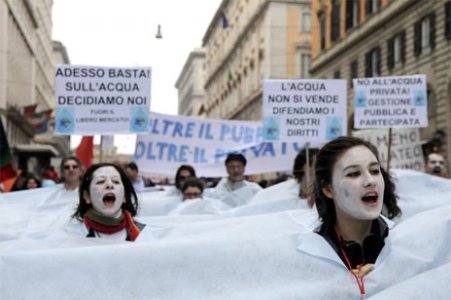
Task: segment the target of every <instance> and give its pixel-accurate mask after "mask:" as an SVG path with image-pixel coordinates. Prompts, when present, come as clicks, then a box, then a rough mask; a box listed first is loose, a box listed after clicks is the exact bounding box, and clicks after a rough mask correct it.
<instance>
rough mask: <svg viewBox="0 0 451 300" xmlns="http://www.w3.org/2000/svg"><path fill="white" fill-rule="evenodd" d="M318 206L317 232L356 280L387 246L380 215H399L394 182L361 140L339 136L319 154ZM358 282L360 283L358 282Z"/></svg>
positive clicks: (369, 267) (371, 148)
mask: <svg viewBox="0 0 451 300" xmlns="http://www.w3.org/2000/svg"><path fill="white" fill-rule="evenodd" d="M315 175H316V178H315V197H316V207H317V210H318V214H319V217H320V219H321V222H322V224H321V226H320V227H318V228H317V229H316V230H315V232H316V233H318V234H319V235H321V236H322V237H323V238H324V239H325V240H326V241H327V243H328V244H329V245H330V246H331V247H332V249H333V250H334V251H335V253H336V254H337V255H338V256H339V257H340V259H341V260H342V261H343V263H344V264H345V265H346V267H347V268H348V269H349V270H350V271H351V272H352V274H353V276H354V277H355V278H356V280H358V282H360V281H361V280H362V278H363V277H364V276H365V274H366V273H367V272H369V271H370V270H371V269H372V268H373V266H374V263H375V261H376V259H377V257H378V255H379V253H380V252H381V250H382V248H383V247H384V245H385V242H384V240H385V238H386V237H387V236H388V226H387V223H386V222H385V220H384V219H383V218H382V217H381V216H380V214H381V211H382V206H383V205H384V204H385V206H386V208H387V211H388V217H389V218H394V217H396V216H397V215H399V214H400V212H401V211H400V209H399V207H398V206H397V203H396V199H397V196H396V194H395V192H394V191H395V186H394V183H393V181H392V179H391V177H390V175H389V174H388V173H387V172H386V171H385V170H384V169H383V168H382V166H381V165H380V161H379V157H378V152H377V149H376V148H375V147H374V146H373V145H372V144H370V143H369V142H366V141H364V140H361V139H358V138H353V137H339V138H337V139H334V140H332V141H330V142H329V143H327V144H326V145H325V146H324V147H323V148H322V149H321V150H320V151H319V153H318V155H317V158H316V164H315ZM359 286H360V283H359Z"/></svg>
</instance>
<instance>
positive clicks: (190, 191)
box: [182, 177, 204, 201]
mask: <svg viewBox="0 0 451 300" xmlns="http://www.w3.org/2000/svg"><path fill="white" fill-rule="evenodd" d="M203 191H204V184H203V183H202V181H201V180H200V179H199V178H196V177H188V178H187V179H186V180H185V181H184V182H183V186H182V194H183V201H185V200H191V199H199V198H201V199H202V193H203Z"/></svg>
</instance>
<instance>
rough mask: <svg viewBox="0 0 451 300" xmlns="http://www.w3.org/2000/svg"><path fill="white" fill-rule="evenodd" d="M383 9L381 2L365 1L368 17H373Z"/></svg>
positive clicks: (375, 0) (377, 0) (376, 0)
mask: <svg viewBox="0 0 451 300" xmlns="http://www.w3.org/2000/svg"><path fill="white" fill-rule="evenodd" d="M380 7H381V0H365V12H366V15H367V16H368V15H371V14H372V13H375V12H377V11H378V10H379V8H380Z"/></svg>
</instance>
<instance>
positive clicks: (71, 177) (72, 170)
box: [60, 156, 83, 191]
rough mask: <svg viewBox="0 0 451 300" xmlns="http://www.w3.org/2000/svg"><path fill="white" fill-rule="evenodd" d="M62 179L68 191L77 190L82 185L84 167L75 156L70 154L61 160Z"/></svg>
mask: <svg viewBox="0 0 451 300" xmlns="http://www.w3.org/2000/svg"><path fill="white" fill-rule="evenodd" d="M60 172H61V173H60V174H61V180H62V183H63V185H64V189H65V190H66V191H75V190H77V189H78V187H79V185H80V179H81V176H82V175H83V168H82V164H81V162H80V160H79V159H78V158H77V157H75V156H69V157H66V158H64V159H63V160H62V161H61V166H60Z"/></svg>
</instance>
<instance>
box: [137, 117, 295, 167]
mask: <svg viewBox="0 0 451 300" xmlns="http://www.w3.org/2000/svg"><path fill="white" fill-rule="evenodd" d="M148 133H149V134H148V135H140V136H138V139H137V142H136V150H135V155H134V160H135V161H136V163H137V164H138V165H139V169H140V171H141V170H142V171H143V172H145V173H150V174H160V175H169V176H174V175H175V172H176V170H177V168H178V167H179V166H180V165H181V164H190V165H193V166H194V167H195V169H196V173H197V174H198V175H200V176H224V175H226V170H225V166H224V160H225V158H226V157H227V155H228V154H229V153H231V152H238V153H242V154H243V155H244V156H245V157H246V159H247V161H248V163H247V165H246V173H247V174H256V173H262V172H275V171H286V170H292V168H293V163H294V158H295V156H296V155H297V153H298V152H299V151H301V150H302V149H303V147H304V144H301V143H285V142H283V143H279V142H274V143H269V142H264V141H263V128H262V124H261V122H256V121H226V120H213V119H203V118H193V117H186V116H169V115H162V114H156V113H151V118H150V121H149V129H148Z"/></svg>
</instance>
